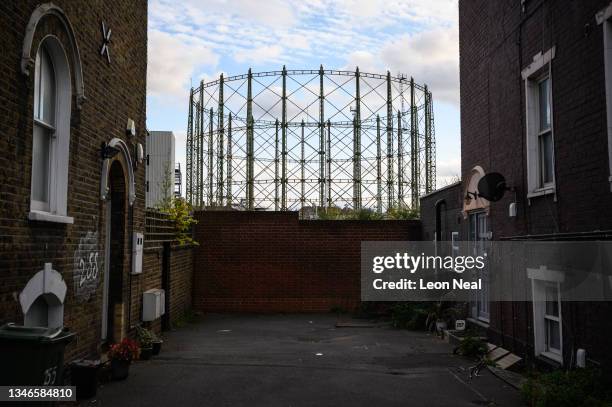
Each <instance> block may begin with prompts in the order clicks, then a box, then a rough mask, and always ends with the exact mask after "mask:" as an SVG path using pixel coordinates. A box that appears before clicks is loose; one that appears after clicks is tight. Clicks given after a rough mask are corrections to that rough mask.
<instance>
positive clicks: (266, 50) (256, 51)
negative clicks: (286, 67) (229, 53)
mask: <svg viewBox="0 0 612 407" xmlns="http://www.w3.org/2000/svg"><path fill="white" fill-rule="evenodd" d="M282 51H283V48H282V47H281V46H280V45H263V46H261V47H257V48H253V49H242V50H239V51H236V52H234V59H235V60H236V61H237V62H241V63H243V62H247V63H248V62H253V63H260V62H267V61H279V60H280V56H281V54H282Z"/></svg>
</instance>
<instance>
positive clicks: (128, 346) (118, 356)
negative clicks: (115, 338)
mask: <svg viewBox="0 0 612 407" xmlns="http://www.w3.org/2000/svg"><path fill="white" fill-rule="evenodd" d="M139 352H140V347H139V346H138V344H137V343H136V341H133V340H132V339H130V338H124V339H123V340H122V341H121V342H119V343H115V344H113V345H112V346H111V348H110V350H109V351H108V357H109V358H110V359H115V360H125V361H126V362H131V361H132V360H134V359H136V358H138V353H139Z"/></svg>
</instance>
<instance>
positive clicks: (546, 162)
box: [540, 132, 553, 186]
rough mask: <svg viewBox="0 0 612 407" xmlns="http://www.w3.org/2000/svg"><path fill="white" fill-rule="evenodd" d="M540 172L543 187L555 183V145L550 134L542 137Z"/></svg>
mask: <svg viewBox="0 0 612 407" xmlns="http://www.w3.org/2000/svg"><path fill="white" fill-rule="evenodd" d="M540 172H541V183H542V186H543V185H544V184H548V183H551V182H552V181H553V143H552V134H551V133H550V132H549V133H545V134H542V135H540Z"/></svg>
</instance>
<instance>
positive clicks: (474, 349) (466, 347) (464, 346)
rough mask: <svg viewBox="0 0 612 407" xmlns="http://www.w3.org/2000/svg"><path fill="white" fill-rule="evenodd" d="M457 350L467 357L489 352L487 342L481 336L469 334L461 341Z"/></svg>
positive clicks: (479, 355) (480, 355)
mask: <svg viewBox="0 0 612 407" xmlns="http://www.w3.org/2000/svg"><path fill="white" fill-rule="evenodd" d="M457 352H458V353H459V354H460V355H463V356H467V357H482V356H484V355H486V353H487V344H486V343H485V342H484V341H483V340H482V339H480V338H477V337H474V336H471V335H467V336H465V337H464V338H463V340H462V341H461V342H460V343H459V347H458V348H457Z"/></svg>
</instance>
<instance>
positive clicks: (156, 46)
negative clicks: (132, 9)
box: [147, 30, 219, 100]
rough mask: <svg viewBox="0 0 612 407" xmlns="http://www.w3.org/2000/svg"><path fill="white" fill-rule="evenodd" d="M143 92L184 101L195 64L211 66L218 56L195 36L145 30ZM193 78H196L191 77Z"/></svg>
mask: <svg viewBox="0 0 612 407" xmlns="http://www.w3.org/2000/svg"><path fill="white" fill-rule="evenodd" d="M148 59H149V60H148V67H147V88H148V89H147V92H148V94H149V95H150V96H155V97H159V98H167V97H172V98H180V99H181V100H184V98H185V95H186V94H187V91H188V89H189V82H190V79H191V77H192V75H193V73H194V70H195V69H196V67H198V66H208V67H215V66H216V65H217V63H218V62H219V57H218V55H216V54H215V53H214V52H213V51H212V50H211V49H210V48H208V47H205V46H203V45H202V44H201V43H199V42H198V41H197V39H190V38H184V37H181V36H178V35H171V34H168V33H166V32H162V31H158V30H150V31H149V50H148ZM194 79H195V80H196V81H197V78H194Z"/></svg>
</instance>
